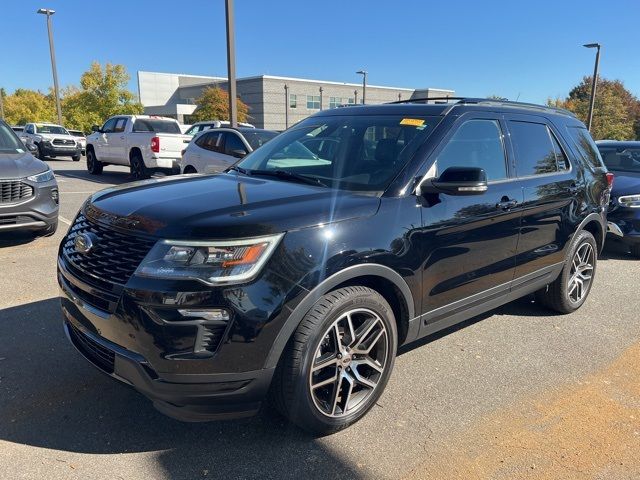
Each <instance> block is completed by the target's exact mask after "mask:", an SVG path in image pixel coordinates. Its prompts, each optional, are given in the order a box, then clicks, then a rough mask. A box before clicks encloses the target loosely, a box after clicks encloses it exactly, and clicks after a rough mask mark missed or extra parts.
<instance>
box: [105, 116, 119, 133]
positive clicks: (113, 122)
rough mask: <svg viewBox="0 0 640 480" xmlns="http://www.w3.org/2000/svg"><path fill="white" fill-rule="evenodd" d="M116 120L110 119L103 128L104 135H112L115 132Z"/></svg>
mask: <svg viewBox="0 0 640 480" xmlns="http://www.w3.org/2000/svg"><path fill="white" fill-rule="evenodd" d="M116 120H117V119H116V118H110V119H109V120H107V122H106V123H105V124H104V125H103V126H102V133H111V132H113V129H114V127H115V126H116Z"/></svg>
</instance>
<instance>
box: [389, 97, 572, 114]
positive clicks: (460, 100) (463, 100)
mask: <svg viewBox="0 0 640 480" xmlns="http://www.w3.org/2000/svg"><path fill="white" fill-rule="evenodd" d="M442 100H447V103H448V101H449V100H455V101H454V102H453V103H452V105H451V107H454V106H456V105H498V106H501V107H520V108H530V109H532V110H541V111H549V110H551V111H553V112H556V113H560V114H563V115H569V116H571V117H575V116H576V115H575V113H573V112H571V111H569V110H566V109H564V108H558V107H550V106H547V105H538V104H536V103H525V102H512V101H510V100H506V99H503V100H498V99H492V98H473V97H421V98H409V99H407V100H397V101H395V102H389V103H391V104H397V103H428V102H429V101H442Z"/></svg>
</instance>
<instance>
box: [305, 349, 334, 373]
mask: <svg viewBox="0 0 640 480" xmlns="http://www.w3.org/2000/svg"><path fill="white" fill-rule="evenodd" d="M330 355H331V356H330V357H329V358H324V359H323V360H321V361H320V362H318V363H315V364H314V365H313V368H312V369H311V371H312V372H317V371H318V370H322V369H323V368H327V367H330V366H331V365H337V364H338V359H337V358H336V354H335V353H331V354H330Z"/></svg>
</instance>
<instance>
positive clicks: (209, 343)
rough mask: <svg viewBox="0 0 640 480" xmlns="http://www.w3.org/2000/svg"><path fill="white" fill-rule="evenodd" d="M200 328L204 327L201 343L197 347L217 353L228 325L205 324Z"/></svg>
mask: <svg viewBox="0 0 640 480" xmlns="http://www.w3.org/2000/svg"><path fill="white" fill-rule="evenodd" d="M200 328H202V340H201V342H200V345H196V348H197V349H202V350H207V351H208V352H211V353H216V351H217V350H218V348H219V347H220V344H221V343H222V338H223V337H224V333H225V331H226V329H227V325H226V324H220V325H212V324H203V325H202V326H201V327H200Z"/></svg>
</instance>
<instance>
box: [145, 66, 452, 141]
mask: <svg viewBox="0 0 640 480" xmlns="http://www.w3.org/2000/svg"><path fill="white" fill-rule="evenodd" d="M236 82H237V91H238V97H239V98H240V99H241V100H242V101H243V102H244V103H245V104H246V105H247V106H248V107H249V122H250V123H252V124H253V125H255V126H256V127H258V128H269V129H274V130H284V129H285V128H288V127H289V126H291V125H293V124H294V123H297V122H299V121H300V120H302V119H304V118H306V117H308V116H309V115H312V114H314V113H316V112H318V111H320V110H326V109H329V108H336V107H338V106H340V105H348V104H358V103H362V84H358V83H344V82H331V81H324V80H309V79H305V78H292V77H277V76H272V75H259V76H255V77H243V78H238V79H237V80H236ZM212 86H218V87H220V88H223V89H225V90H226V89H227V79H226V78H224V77H204V76H197V75H182V74H175V73H157V72H141V71H139V72H138V93H139V97H140V103H142V105H143V106H144V112H145V113H146V114H148V115H162V116H166V117H171V118H175V119H177V120H178V121H179V122H181V123H184V124H190V123H193V122H192V118H191V116H192V114H193V112H194V111H195V110H196V108H197V104H196V100H197V99H198V98H199V97H200V95H202V92H203V90H204V89H205V88H207V87H212ZM454 93H455V92H454V91H453V90H447V89H442V88H420V89H413V88H401V87H382V86H377V85H367V88H366V98H365V101H366V103H367V104H374V103H386V102H393V101H397V100H407V99H410V98H424V97H428V98H434V97H451V96H454Z"/></svg>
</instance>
